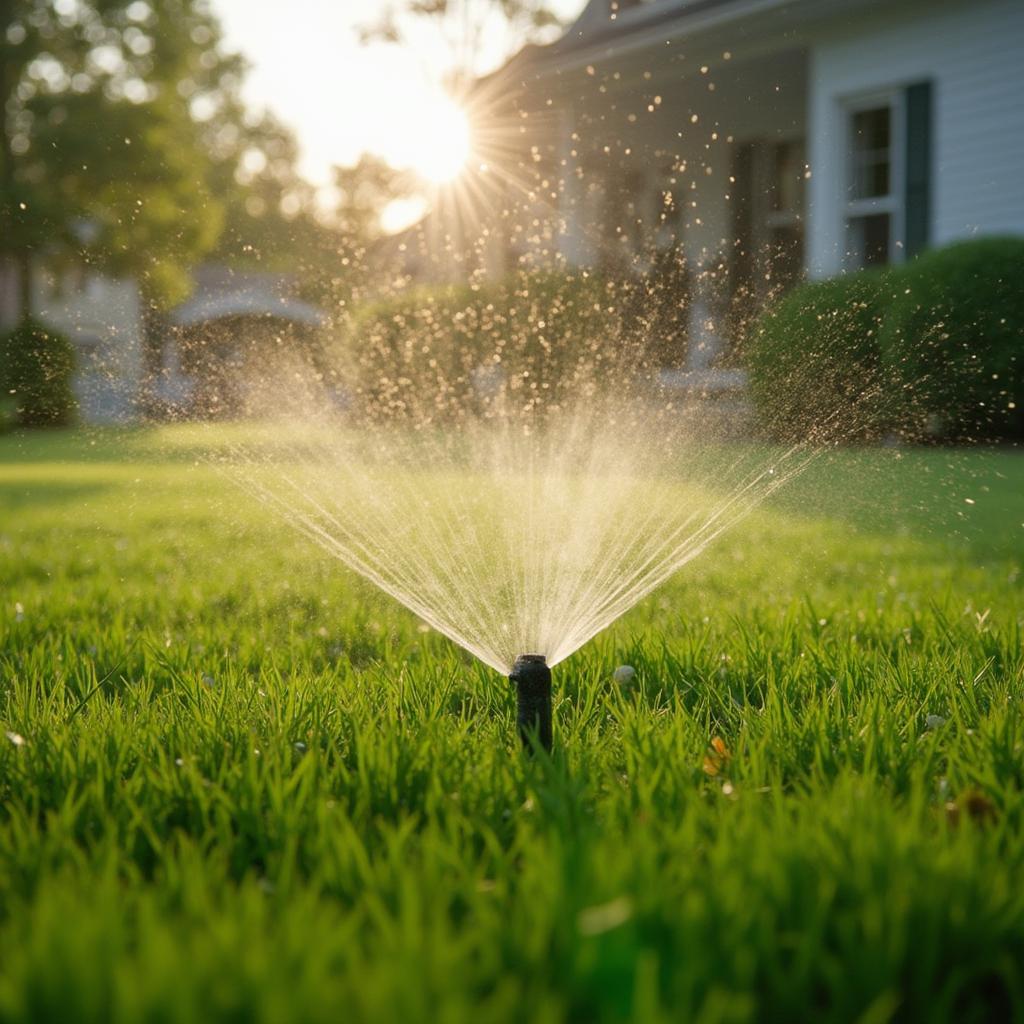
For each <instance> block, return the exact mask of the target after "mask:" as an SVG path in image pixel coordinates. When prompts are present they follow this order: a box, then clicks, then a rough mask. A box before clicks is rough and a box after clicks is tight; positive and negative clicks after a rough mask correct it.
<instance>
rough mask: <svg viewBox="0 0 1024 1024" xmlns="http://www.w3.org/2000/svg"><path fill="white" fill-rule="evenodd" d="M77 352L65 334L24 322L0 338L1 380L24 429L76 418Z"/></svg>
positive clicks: (15, 414)
mask: <svg viewBox="0 0 1024 1024" xmlns="http://www.w3.org/2000/svg"><path fill="white" fill-rule="evenodd" d="M74 369H75V353H74V349H73V348H72V346H71V342H70V341H68V339H67V338H65V337H64V335H62V334H58V333H57V332H56V331H52V330H51V329H50V328H49V327H46V326H45V325H44V324H41V323H39V322H38V321H35V320H23V321H22V322H21V323H20V324H19V325H18V326H17V327H15V328H14V330H12V331H11V332H10V333H9V334H7V336H6V337H4V338H3V339H0V379H2V382H3V390H4V393H5V396H7V397H9V398H11V399H13V418H14V422H15V423H16V424H17V425H18V426H22V427H51V426H64V425H66V424H69V423H71V422H73V420H74V418H75V405H76V404H75V396H74V393H73V392H72V389H71V379H72V375H73V374H74Z"/></svg>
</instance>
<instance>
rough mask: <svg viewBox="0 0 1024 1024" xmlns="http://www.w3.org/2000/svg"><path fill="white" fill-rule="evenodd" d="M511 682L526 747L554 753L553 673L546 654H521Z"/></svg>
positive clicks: (517, 716)
mask: <svg viewBox="0 0 1024 1024" xmlns="http://www.w3.org/2000/svg"><path fill="white" fill-rule="evenodd" d="M508 677H509V679H510V680H511V681H512V682H513V683H515V685H516V725H517V726H518V727H519V737H520V739H522V741H523V747H524V748H525V749H526V750H531V749H532V746H533V743H534V742H536V743H539V744H540V745H541V746H542V747H543V748H544V749H545V750H547V751H549V752H550V750H551V669H549V668H548V663H547V661H546V659H545V657H544V655H543V654H520V655H519V657H518V658H516V661H515V664H514V665H513V666H512V671H511V672H510V673H509V676H508Z"/></svg>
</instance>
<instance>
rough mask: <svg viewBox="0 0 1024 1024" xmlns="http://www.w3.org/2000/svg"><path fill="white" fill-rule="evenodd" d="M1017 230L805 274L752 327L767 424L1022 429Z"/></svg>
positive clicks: (960, 435)
mask: <svg viewBox="0 0 1024 1024" xmlns="http://www.w3.org/2000/svg"><path fill="white" fill-rule="evenodd" d="M1022 282H1024V239H1012V238H988V239H982V240H979V241H971V242H962V243H958V244H956V245H952V246H949V247H948V248H945V249H937V250H933V251H931V252H928V253H925V254H924V255H923V256H921V257H920V258H918V259H916V260H914V261H913V262H911V263H908V264H906V265H905V266H901V267H892V268H889V269H887V270H884V271H877V270H872V271H861V272H860V273H856V274H850V275H847V276H843V277H837V278H834V279H832V280H830V281H817V282H812V283H809V284H805V285H803V286H802V287H800V288H798V289H796V290H795V291H793V292H791V293H790V294H789V295H788V296H787V297H786V298H784V299H783V300H782V301H781V302H779V303H778V304H776V305H775V306H773V307H771V308H770V309H769V310H767V311H766V312H765V313H764V314H763V315H762V316H761V318H760V319H759V321H758V322H757V324H756V326H755V328H754V330H753V332H752V337H751V350H750V355H749V359H748V369H749V373H750V386H751V395H752V398H753V400H754V403H755V406H756V408H757V410H758V413H759V415H760V418H761V421H762V423H763V424H764V426H765V427H766V429H767V430H768V432H769V433H770V434H772V435H773V436H775V437H777V438H780V439H784V440H799V439H805V438H808V437H814V436H816V435H820V434H822V433H826V434H828V435H830V436H833V437H841V438H844V439H850V440H872V439H877V438H879V437H882V436H884V435H886V434H891V433H896V434H899V435H900V436H903V437H906V438H909V439H912V440H934V441H951V442H961V441H971V440H980V441H995V440H1013V439H1020V438H1022V437H1024V412H1022V408H1021V407H1022V406H1024V287H1022Z"/></svg>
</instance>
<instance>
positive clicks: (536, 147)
mask: <svg viewBox="0 0 1024 1024" xmlns="http://www.w3.org/2000/svg"><path fill="white" fill-rule="evenodd" d="M473 103H474V104H475V106H476V107H477V116H478V118H479V119H480V120H481V122H483V121H484V119H486V118H487V116H488V109H489V107H490V108H493V109H498V108H501V109H503V110H505V111H506V112H512V113H510V123H513V122H512V121H511V118H512V117H513V116H514V117H515V118H517V119H518V120H517V121H516V122H514V123H516V124H517V125H518V128H517V130H518V131H519V133H520V135H521V136H522V137H523V138H524V139H525V140H526V141H528V142H529V143H530V146H531V152H532V153H533V158H532V159H533V161H534V163H535V164H537V165H539V170H538V171H537V173H535V174H534V175H533V178H534V180H535V179H537V178H541V177H547V178H549V179H550V181H551V188H550V189H547V190H541V189H539V188H538V187H537V186H536V185H535V184H533V183H531V185H530V188H529V192H530V196H531V200H532V201H534V208H535V209H536V210H540V209H541V207H544V206H546V207H547V208H548V210H549V212H550V214H551V215H552V216H553V217H555V219H556V226H555V228H554V230H553V232H552V235H551V237H552V238H553V239H554V241H553V242H552V243H551V245H552V246H553V247H555V248H557V250H558V252H559V253H560V254H561V256H562V257H563V258H564V259H565V260H567V261H568V262H569V263H571V264H577V265H579V264H582V265H586V264H599V263H607V262H612V263H615V262H616V261H618V262H619V264H620V265H625V266H634V267H635V266H639V267H641V268H644V267H646V266H647V265H648V264H649V262H650V260H651V258H652V256H653V257H656V256H657V254H658V253H659V252H660V251H664V250H666V249H673V250H678V251H679V252H681V253H684V254H685V258H686V261H687V262H688V264H689V266H690V269H691V271H692V272H695V273H693V276H692V281H693V287H694V294H693V296H692V302H691V314H690V318H691V319H690V334H691V354H690V361H691V365H697V366H698V367H704V366H707V365H708V364H709V363H710V362H711V361H712V360H713V359H714V358H715V357H716V356H717V354H718V353H719V352H720V350H721V346H722V342H721V339H720V338H719V337H717V336H718V335H720V334H722V331H723V329H722V324H721V323H716V322H715V316H714V315H713V314H714V312H715V310H716V309H718V308H720V305H721V304H720V302H719V299H720V295H717V294H712V293H717V292H720V291H721V289H722V287H723V282H724V287H725V288H726V289H727V290H728V291H729V292H730V294H731V295H732V296H736V295H737V294H740V293H743V294H745V295H746V297H747V299H748V300H749V302H751V303H753V304H754V305H755V306H756V304H757V303H759V302H761V301H763V300H764V299H765V298H767V297H768V295H769V294H771V293H772V292H773V291H774V290H775V289H776V288H778V287H780V286H782V287H785V286H787V285H788V284H789V283H791V282H792V281H793V280H795V279H796V278H797V277H799V276H803V275H808V276H811V277H825V276H831V275H834V274H837V273H840V272H842V271H844V270H850V269H855V268H858V267H862V266H867V265H871V264H883V263H889V262H899V261H902V260H905V259H907V258H908V257H911V256H913V255H914V254H915V253H917V252H919V251H921V250H922V249H924V248H926V247H929V246H935V245H941V244H944V243H947V242H951V241H953V240H955V239H960V238H967V237H972V236H976V235H984V234H995V233H1000V234H1006V233H1024V0H647V2H644V0H591V2H590V3H589V4H588V5H587V7H586V8H585V9H584V11H583V12H582V14H581V15H580V16H579V18H578V20H577V21H576V23H575V24H573V25H572V26H571V27H570V28H569V29H568V30H567V31H566V32H565V34H564V36H563V37H562V38H561V39H559V40H558V41H557V42H555V43H553V44H551V45H550V46H546V47H531V48H528V49H527V50H525V51H523V52H522V53H521V54H519V55H518V56H517V57H516V58H513V60H512V61H510V62H509V64H508V65H506V66H505V68H503V69H502V70H501V71H500V72H498V73H497V74H496V75H494V76H491V78H489V79H488V80H486V81H485V82H484V83H482V84H481V87H480V88H479V89H478V90H477V92H476V95H475V96H474V99H473ZM486 147H487V141H486V139H485V141H484V143H483V144H482V145H481V149H482V150H484V152H483V159H485V160H486V159H487V157H488V154H487V153H486ZM493 148H494V149H495V150H496V151H497V150H498V149H499V148H500V147H498V146H494V147H493ZM506 148H508V147H507V146H506ZM521 165H522V164H520V166H521ZM506 180H507V181H509V180H510V181H513V182H514V181H515V180H516V174H515V173H514V172H510V173H509V174H507V175H506ZM506 191H507V188H506ZM541 192H543V199H544V202H542V203H538V202H536V201H535V200H536V197H537V195H538V194H539V193H541ZM516 255H517V257H518V258H520V259H521V258H522V254H521V252H519V253H517V254H516ZM495 259H496V258H495V257H494V255H493V254H492V255H491V257H490V260H491V262H492V263H493V262H494V261H495ZM709 268H719V269H718V271H715V272H713V273H707V271H708V270H709ZM701 271H705V272H704V273H702V272H701ZM1022 277H1024V268H1022ZM709 282H712V283H711V284H709ZM694 338H697V339H698V343H697V345H696V346H694V345H693V339H694ZM695 351H697V352H698V355H697V356H696V364H694V359H695V356H694V352H695ZM700 353H703V354H700Z"/></svg>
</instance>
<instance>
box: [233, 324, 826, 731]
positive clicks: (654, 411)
mask: <svg viewBox="0 0 1024 1024" xmlns="http://www.w3.org/2000/svg"><path fill="white" fill-rule="evenodd" d="M442 332H443V327H441V328H439V334H438V335H437V336H435V337H434V338H433V339H432V340H431V339H424V338H423V337H421V336H416V337H414V338H413V339H412V340H411V342H410V348H409V351H410V354H409V355H408V357H407V363H406V366H405V368H404V372H403V371H402V369H401V368H400V369H399V370H398V371H396V369H395V368H394V367H393V366H387V367H382V366H381V365H380V362H379V360H376V357H375V356H374V354H373V352H372V351H371V352H370V353H369V354H367V352H366V351H362V352H361V353H360V355H359V358H358V360H357V361H356V365H354V367H353V366H349V367H348V368H347V370H346V369H345V368H344V367H343V368H342V370H340V371H339V375H338V379H339V380H341V381H343V384H342V385H338V384H337V383H336V382H335V384H334V385H333V386H334V387H335V388H338V387H343V388H344V393H345V394H346V395H347V396H349V397H348V398H347V400H346V402H345V404H344V407H342V408H338V407H337V406H338V403H337V401H336V400H335V401H334V402H333V409H334V411H332V412H330V413H328V412H325V410H327V409H329V408H332V400H331V399H330V398H329V397H328V395H327V393H326V392H325V390H324V388H323V380H322V378H323V375H322V374H320V373H318V374H316V375H314V376H315V378H316V380H315V381H314V382H313V383H310V381H311V380H312V379H313V378H312V377H310V376H309V375H307V377H306V378H303V380H302V383H301V386H300V385H299V384H294V385H293V384H289V386H288V388H283V387H281V386H280V385H278V384H277V383H267V381H266V380H264V381H263V382H262V384H261V387H262V388H263V389H264V392H265V393H264V398H266V399H267V401H265V402H264V403H263V408H264V410H265V409H266V408H269V407H274V408H275V409H276V410H277V415H276V416H275V417H273V418H270V419H268V418H263V419H262V420H261V421H260V422H259V425H254V426H253V427H252V428H251V429H250V430H249V431H248V432H247V433H246V435H245V436H246V440H245V442H244V443H235V444H232V445H230V446H228V447H226V448H221V450H220V454H219V461H220V462H221V464H222V465H223V466H224V468H225V469H226V470H227V472H229V473H230V475H231V476H232V477H233V478H234V479H235V480H236V481H237V483H238V484H239V485H240V486H241V487H242V488H243V489H245V490H246V491H248V492H249V493H250V494H252V495H254V496H255V497H256V498H258V499H259V500H260V501H261V502H263V503H265V504H266V505H267V506H268V507H269V508H270V509H272V510H274V511H275V512H276V513H278V514H279V515H280V516H281V517H282V519H284V520H285V521H286V522H288V523H290V524H291V525H292V526H294V527H295V528H297V529H298V530H300V531H301V532H302V533H304V534H305V535H306V536H307V537H309V538H310V539H311V540H313V541H314V542H316V543H317V544H319V545H320V546H321V547H322V548H323V549H324V551H325V552H327V553H328V554H330V555H331V556H332V557H335V558H337V559H338V560H339V561H341V562H343V563H344V564H345V565H347V566H349V567H350V568H352V569H354V570H355V571H356V572H358V573H360V574H362V575H363V576H365V577H366V578H367V579H369V580H371V581H372V582H373V583H374V584H376V585H377V586H378V587H380V588H381V589H382V590H384V591H385V592H387V593H388V594H390V595H391V596H392V597H394V598H395V599H396V600H398V601H400V602H401V603H402V604H403V605H405V606H406V607H407V608H409V609H411V610H412V611H413V612H415V613H416V614H417V615H418V616H420V617H421V618H422V619H423V620H424V621H425V622H427V623H429V624H430V625H431V626H432V627H433V628H435V629H436V630H438V631H439V632H440V633H442V634H444V635H445V636H447V637H449V638H450V639H451V640H453V641H454V642H455V643H457V644H459V645H460V646H461V647H463V648H465V649H466V650H467V651H470V652H471V653H472V654H473V655H475V656H476V657H477V658H479V659H480V660H481V661H483V662H484V663H486V664H487V665H490V666H491V667H493V668H494V669H496V670H497V671H499V672H502V673H504V674H507V675H511V678H512V680H513V682H514V683H516V685H517V687H518V690H519V696H520V703H519V724H520V729H521V731H522V732H523V734H524V738H526V737H528V736H529V734H531V733H532V732H533V731H536V733H537V737H536V739H537V740H539V742H540V743H541V744H542V745H543V746H549V745H550V734H551V710H550V670H551V668H553V667H554V666H556V665H558V663H559V662H561V661H562V660H564V659H565V658H567V657H568V656H569V655H570V654H572V653H573V652H574V651H576V650H577V649H578V648H579V647H581V646H582V645H583V644H584V643H586V642H587V640H589V639H590V638H591V637H593V636H594V635H595V634H596V633H598V632H599V631H600V630H602V629H604V628H605V627H606V626H608V625H609V624H610V623H612V622H613V621H615V619H617V618H618V617H619V616H621V615H622V614H623V613H624V612H626V611H628V610H629V609H630V608H632V607H633V606H634V605H635V604H636V603H637V602H638V601H640V600H641V599H642V598H643V597H645V596H646V595H647V594H649V593H650V592H651V591H652V590H653V589H654V588H655V587H657V586H658V585H659V584H661V583H662V582H664V581H665V580H666V579H668V578H669V577H670V576H671V575H672V574H674V573H675V572H677V571H678V570H679V569H680V568H681V567H682V566H684V565H686V563H688V562H689V561H690V560H691V559H693V558H695V557H696V556H697V555H698V554H700V553H701V552H702V551H703V550H704V549H705V548H706V546H707V545H708V544H709V543H711V542H712V541H713V540H714V539H715V538H716V537H718V536H719V535H720V534H722V532H723V531H725V530H727V529H729V528H730V527H731V526H732V525H733V524H735V523H736V522H737V521H738V520H739V519H741V518H742V517H743V516H745V515H746V514H747V513H748V512H749V511H750V510H751V509H753V508H754V507H755V506H756V505H758V504H759V503H760V502H761V501H763V500H764V499H765V498H767V497H768V496H769V495H771V494H772V493H773V492H774V491H775V490H776V489H778V488H779V487H781V486H782V485H783V484H784V483H785V482H786V481H787V480H788V479H790V478H791V477H792V476H793V475H794V474H795V473H797V472H799V471H800V470H801V469H803V468H804V467H805V466H806V465H807V464H808V462H809V461H810V460H811V459H813V458H814V457H815V455H816V454H817V453H818V452H820V451H821V450H823V445H822V443H820V442H815V443H811V442H808V443H804V444H800V445H797V446H792V447H780V446H770V445H767V444H763V443H755V442H751V441H744V442H740V441H736V440H732V441H727V440H725V439H724V437H723V431H722V430H721V429H720V428H719V427H715V426H714V425H713V422H714V420H715V419H716V418H717V420H718V421H719V422H721V421H723V419H725V420H727V417H724V415H723V413H722V412H721V410H719V411H717V412H716V411H715V408H714V406H713V404H712V403H709V402H704V401H699V400H698V401H694V402H692V403H689V404H680V402H679V399H678V396H676V397H672V396H666V395H665V394H664V393H663V392H661V391H659V390H658V388H657V386H656V383H655V378H653V377H652V376H651V375H649V374H647V373H646V370H645V368H644V366H645V364H644V361H643V359H642V358H638V357H637V354H636V350H635V347H631V346H629V345H624V344H622V342H621V341H620V340H619V339H614V340H611V341H608V342H605V341H602V343H601V345H600V346H598V347H597V351H598V352H599V353H600V355H599V356H595V355H594V347H593V346H591V345H590V344H589V343H588V347H587V348H586V350H585V353H584V356H583V357H580V358H577V359H573V360H570V361H569V363H568V369H565V368H563V367H561V366H560V365H556V363H555V361H554V359H553V350H551V349H545V348H543V347H541V348H539V349H535V348H527V343H528V341H529V336H528V334H527V333H526V332H520V333H519V334H517V335H515V337H514V339H513V341H512V342H509V341H508V340H507V339H504V340H503V341H502V343H501V347H500V348H499V352H500V353H501V359H500V361H495V360H494V359H493V358H490V354H489V353H487V352H486V351H484V352H481V350H480V348H479V346H477V347H475V348H472V349H471V350H470V349H469V348H467V349H466V351H462V350H461V348H460V349H459V350H458V351H457V354H456V356H454V357H452V356H451V355H449V363H448V368H447V369H446V370H445V371H444V372H441V371H439V370H438V368H437V366H436V365H432V366H431V365H430V362H429V360H428V361H427V364H426V365H427V366H429V372H424V370H423V369H422V367H420V366H418V364H416V362H415V360H416V359H417V358H418V357H419V356H420V355H423V354H424V352H423V350H425V351H426V355H429V354H430V353H431V352H433V351H434V350H435V349H436V347H437V345H438V341H437V337H439V336H440V335H441V333H442ZM456 347H457V348H458V345H457V344H456ZM609 353H614V355H610V354H609ZM481 366H483V367H485V369H486V371H487V372H486V373H485V372H482V371H481V369H480V367H481ZM300 377H302V375H301V374H289V373H281V374H278V375H274V380H275V381H278V380H289V381H296V380H298V379H299V378H300ZM381 381H384V382H385V384H383V385H381V384H380V382H381ZM367 382H369V383H368V384H367ZM284 391H288V396H287V398H285V397H284V395H283V392H284ZM334 393H335V394H336V391H335V392H334ZM282 410H284V411H283V412H282ZM531 742H532V741H531Z"/></svg>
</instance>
